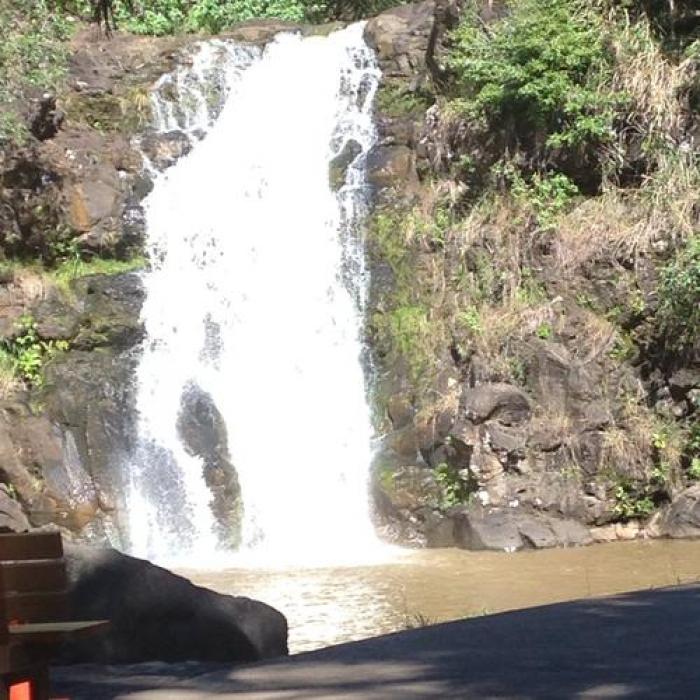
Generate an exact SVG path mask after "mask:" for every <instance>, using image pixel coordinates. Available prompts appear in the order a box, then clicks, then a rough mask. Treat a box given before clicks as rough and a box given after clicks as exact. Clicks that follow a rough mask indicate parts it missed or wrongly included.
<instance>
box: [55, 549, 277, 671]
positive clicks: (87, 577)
mask: <svg viewBox="0 0 700 700" xmlns="http://www.w3.org/2000/svg"><path fill="white" fill-rule="evenodd" d="M66 563H67V567H68V575H69V601H70V606H71V614H72V616H73V617H74V618H75V619H90V620H104V619H106V620H109V621H110V626H109V628H108V629H107V630H106V631H105V632H104V633H101V634H99V635H94V636H92V637H91V638H89V639H88V640H85V641H82V642H81V641H76V642H72V643H70V644H66V645H65V646H64V648H63V650H62V661H63V663H100V664H111V663H137V662H143V661H169V662H180V661H194V660H198V661H222V662H231V663H243V662H250V661H257V660H259V659H265V658H271V657H274V656H281V655H285V654H287V621H286V620H285V618H284V616H283V615H282V614H281V613H279V612H278V611H277V610H275V609H274V608H272V607H270V606H269V605H265V604H264V603H259V602H257V601H255V600H251V599H249V598H238V597H233V596H229V595H223V594H221V593H215V592H214V591H210V590H207V589H205V588H200V587H199V586H195V585H193V584H192V583H190V582H189V581H188V580H187V579H184V578H182V577H180V576H176V575H175V574H173V573H171V572H169V571H167V570H166V569H162V568H160V567H158V566H155V565H153V564H151V563H149V562H147V561H143V560H141V559H135V558H133V557H129V556H126V555H124V554H121V553H119V552H117V551H115V550H113V549H96V548H90V547H68V548H67V550H66Z"/></svg>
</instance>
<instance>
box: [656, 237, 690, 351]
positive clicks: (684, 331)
mask: <svg viewBox="0 0 700 700" xmlns="http://www.w3.org/2000/svg"><path fill="white" fill-rule="evenodd" d="M658 319H659V324H660V330H661V332H662V333H663V334H664V335H665V338H664V342H665V345H666V346H667V347H669V348H672V349H684V348H689V347H692V346H693V345H694V344H696V343H697V342H698V340H700V235H695V236H692V237H691V238H690V239H689V240H688V242H687V243H686V245H685V247H684V248H682V249H681V250H680V251H679V253H678V254H677V255H676V257H675V259H674V260H673V261H672V262H671V263H670V264H669V265H667V266H666V268H665V269H664V270H663V272H662V275H661V284H660V287H659V310H658Z"/></svg>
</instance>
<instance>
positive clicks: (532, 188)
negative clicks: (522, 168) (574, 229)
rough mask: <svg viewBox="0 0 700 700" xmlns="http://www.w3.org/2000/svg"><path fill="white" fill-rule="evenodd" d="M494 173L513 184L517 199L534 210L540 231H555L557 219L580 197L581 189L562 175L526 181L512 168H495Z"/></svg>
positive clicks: (511, 185) (549, 175)
mask: <svg viewBox="0 0 700 700" xmlns="http://www.w3.org/2000/svg"><path fill="white" fill-rule="evenodd" d="M495 170H496V172H500V173H501V174H502V175H503V177H504V178H505V179H506V181H507V182H508V183H509V184H510V190H511V192H512V193H513V196H514V197H515V199H516V200H517V201H519V202H520V203H521V204H523V205H525V206H526V207H527V208H529V209H531V210H532V212H533V213H534V215H535V218H536V219H537V224H538V227H539V229H540V230H541V231H549V230H551V229H554V228H555V227H556V223H557V219H558V217H559V216H560V215H561V214H563V213H565V212H566V210H567V209H569V208H570V206H571V204H572V201H573V200H574V198H575V197H576V196H578V195H579V194H580V192H579V189H578V187H576V185H575V184H574V183H573V182H572V181H571V180H570V179H569V178H568V177H567V176H566V175H564V174H563V173H556V172H555V173H545V174H543V175H540V173H535V174H534V175H533V176H532V177H531V178H529V180H526V179H525V178H524V177H523V175H522V174H521V173H520V172H518V171H517V170H516V169H515V168H513V167H512V166H501V167H496V168H495Z"/></svg>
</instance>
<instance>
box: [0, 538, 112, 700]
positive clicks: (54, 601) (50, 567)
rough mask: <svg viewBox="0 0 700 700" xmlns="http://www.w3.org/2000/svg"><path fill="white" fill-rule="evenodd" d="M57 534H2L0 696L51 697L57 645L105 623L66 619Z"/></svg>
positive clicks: (64, 581) (65, 581) (8, 699)
mask: <svg viewBox="0 0 700 700" xmlns="http://www.w3.org/2000/svg"><path fill="white" fill-rule="evenodd" d="M67 586H68V579H67V575H66V564H65V560H64V558H63V543H62V542H61V535H60V534H59V533H57V532H56V533H54V532H51V533H26V534H0V678H1V682H0V700H15V698H16V699H17V700H20V698H21V699H22V700H24V699H25V698H26V699H27V700H47V699H48V697H49V674H48V663H49V661H50V659H51V655H52V653H53V652H54V651H55V648H56V646H57V645H58V644H60V643H61V642H62V641H64V640H66V639H71V638H75V637H76V636H81V635H86V634H92V633H94V632H96V631H98V630H100V629H103V628H105V627H106V626H107V625H108V624H109V622H108V621H107V620H92V621H86V622H74V621H69V620H68V590H67Z"/></svg>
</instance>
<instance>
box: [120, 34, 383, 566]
mask: <svg viewBox="0 0 700 700" xmlns="http://www.w3.org/2000/svg"><path fill="white" fill-rule="evenodd" d="M363 29H364V27H363V25H362V24H358V25H353V26H351V27H349V28H347V29H345V30H342V31H340V32H336V33H334V34H331V35H330V36H328V37H311V38H302V37H301V36H299V35H294V34H283V35H279V36H278V37H277V38H276V39H275V40H274V41H273V42H272V43H271V44H269V45H268V46H267V47H266V49H265V51H264V52H260V51H259V50H257V49H251V48H249V47H248V48H246V47H241V46H236V45H234V44H225V43H223V42H216V43H212V44H205V45H203V46H202V48H201V50H200V52H199V54H198V55H197V57H196V58H195V60H194V63H193V66H192V67H191V68H190V69H187V70H182V71H181V72H180V73H179V74H178V75H177V76H175V78H174V79H175V80H176V82H177V83H178V88H179V90H180V93H181V94H182V92H183V91H184V92H186V93H187V94H188V95H189V98H188V100H187V102H188V103H191V104H187V105H184V104H183V103H182V102H183V100H182V99H180V103H179V106H178V107H177V108H173V106H172V105H171V104H166V103H165V102H164V101H163V100H161V99H158V98H157V99H156V102H157V105H156V106H157V110H156V111H157V114H158V117H159V130H161V131H168V130H171V129H173V128H181V129H182V128H184V129H185V130H187V131H189V132H191V133H197V130H202V131H207V134H206V137H204V138H203V139H202V140H201V141H200V142H199V143H196V145H195V146H194V148H193V150H192V152H191V153H189V154H188V155H187V156H185V157H183V158H181V159H180V160H179V161H178V162H177V163H176V164H175V165H174V166H173V167H172V168H170V169H169V170H167V171H166V172H165V173H164V174H162V175H158V176H157V177H156V178H155V186H154V189H153V191H152V193H151V194H150V195H149V196H148V198H147V200H146V202H145V208H146V219H147V232H148V234H147V235H148V246H149V253H150V260H151V264H152V269H151V271H150V272H149V273H147V274H146V275H145V276H144V283H145V288H146V301H145V304H144V308H143V312H142V315H143V319H144V323H145V328H146V340H145V342H144V348H143V356H142V359H141V362H140V367H139V370H138V377H137V381H138V398H137V409H138V415H139V424H138V447H137V449H136V450H135V452H134V455H133V459H132V460H131V463H130V464H129V465H128V478H129V482H130V485H129V488H128V493H127V494H126V500H127V517H128V523H127V529H128V539H129V549H130V551H132V552H133V553H135V554H137V555H140V556H148V557H151V558H155V559H159V560H163V559H172V558H186V559H187V560H188V561H189V563H195V561H196V559H197V558H199V559H202V558H208V559H210V558H211V557H212V556H215V554H216V552H217V551H218V549H219V542H218V540H217V536H216V534H215V519H214V515H213V513H212V510H211V507H210V502H211V500H212V495H211V493H210V491H209V489H208V488H207V485H206V484H205V481H204V477H203V473H202V471H203V465H202V462H201V460H200V459H199V458H197V457H193V456H191V455H190V454H188V453H187V451H186V449H185V448H184V446H183V444H182V443H181V440H180V437H179V435H178V430H177V421H178V413H179V410H180V405H181V398H182V394H183V391H184V390H185V389H186V387H191V386H192V385H196V386H198V387H199V388H201V390H203V391H204V392H206V393H208V394H209V396H210V397H211V398H212V400H213V402H214V403H215V405H216V407H217V408H218V411H219V412H220V414H221V416H222V417H223V419H224V422H225V425H226V430H227V435H228V446H229V452H230V456H231V461H232V463H233V464H234V465H235V468H236V470H237V473H238V477H239V481H240V485H241V492H242V499H243V507H244V518H243V525H242V529H243V532H242V541H243V549H247V550H254V551H257V552H263V553H264V554H265V555H267V556H268V557H269V558H270V559H271V560H280V559H283V560H285V561H288V560H290V559H291V560H295V561H300V562H304V561H310V560H312V559H313V560H317V559H319V558H323V557H325V556H329V555H331V556H332V555H334V554H337V553H341V554H343V555H348V556H352V555H353V553H355V554H357V553H358V552H363V551H364V552H366V551H367V548H372V547H374V546H376V539H375V535H374V532H373V528H372V525H371V522H370V518H369V507H368V493H367V480H368V471H369V464H370V460H371V447H370V441H371V427H370V417H369V409H368V405H367V400H366V390H365V378H364V372H363V366H362V357H361V356H362V340H361V337H362V305H363V299H364V289H365V287H366V284H365V278H364V277H365V271H364V267H363V262H362V261H363V254H362V243H361V240H360V239H361V235H360V233H359V226H358V223H359V222H360V220H361V218H362V217H363V215H364V214H365V208H366V189H367V188H366V182H365V169H364V163H365V159H366V155H367V153H368V151H369V149H370V148H371V146H372V145H373V143H374V142H375V138H376V135H375V129H374V126H373V123H372V100H373V97H374V93H375V91H376V88H377V84H378V80H379V70H378V67H377V64H376V61H375V58H374V55H373V53H372V52H371V51H370V49H369V48H368V47H367V46H366V44H365V42H364V39H363ZM222 57H223V58H222ZM214 59H216V60H214ZM215 63H216V65H218V66H219V68H217V70H223V71H224V82H225V85H226V93H227V94H228V99H227V100H226V103H225V105H224V107H223V109H222V111H221V114H220V115H219V116H218V118H217V119H216V120H213V117H212V111H211V104H209V103H208V101H207V95H206V89H203V86H205V85H206V82H207V72H208V71H209V72H210V73H211V71H213V70H214V69H213V68H212V66H213V65H214V64H215ZM209 77H210V76H209ZM169 79H170V80H172V79H173V78H172V77H171V78H169ZM200 136H201V134H200ZM349 144H352V145H353V147H354V148H355V150H354V151H352V156H351V159H352V158H353V157H354V159H352V162H351V164H350V166H349V167H348V169H347V172H346V174H345V176H344V177H345V180H344V182H345V184H344V185H343V186H342V187H341V189H340V190H339V191H338V192H333V190H332V188H331V185H330V182H329V165H330V163H331V162H332V160H333V159H334V158H335V157H336V156H338V155H339V154H341V153H347V152H348V146H349ZM193 557H194V559H193Z"/></svg>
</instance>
